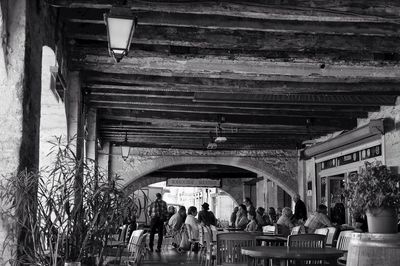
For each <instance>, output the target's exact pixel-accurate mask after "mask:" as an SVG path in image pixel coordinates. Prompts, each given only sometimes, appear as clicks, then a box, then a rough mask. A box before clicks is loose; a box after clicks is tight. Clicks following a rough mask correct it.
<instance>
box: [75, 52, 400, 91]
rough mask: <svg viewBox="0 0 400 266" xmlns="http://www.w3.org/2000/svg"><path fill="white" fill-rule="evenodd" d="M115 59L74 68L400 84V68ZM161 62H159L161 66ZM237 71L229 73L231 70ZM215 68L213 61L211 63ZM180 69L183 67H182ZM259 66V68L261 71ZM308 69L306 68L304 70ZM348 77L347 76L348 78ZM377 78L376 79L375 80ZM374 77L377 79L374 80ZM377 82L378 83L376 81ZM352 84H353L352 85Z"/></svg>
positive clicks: (108, 71) (113, 71) (262, 79)
mask: <svg viewBox="0 0 400 266" xmlns="http://www.w3.org/2000/svg"><path fill="white" fill-rule="evenodd" d="M112 60H113V59H112V58H108V59H107V60H106V61H108V62H102V61H98V62H79V63H78V62H75V64H74V65H73V68H74V69H75V70H81V71H82V70H83V71H97V72H104V73H120V74H138V75H158V76H178V77H187V78H200V79H213V78H218V79H233V80H242V79H243V80H250V79H253V80H254V81H288V82H323V81H324V80H326V78H328V79H329V78H330V80H332V81H334V82H342V81H344V80H349V79H352V80H354V82H358V81H361V82H365V81H366V80H373V81H375V82H376V81H377V79H380V80H381V81H383V82H399V76H400V67H397V66H396V67H382V69H380V70H379V68H374V67H365V68H358V67H354V68H352V67H346V66H343V68H342V70H341V71H340V67H339V66H335V67H332V69H331V70H326V71H324V70H323V69H321V68H320V67H319V66H307V64H295V63H294V64H287V66H283V65H281V66H279V65H278V64H277V65H276V66H271V67H269V66H268V65H264V66H261V65H260V64H256V63H255V64H254V66H251V62H247V63H246V64H243V65H241V63H242V62H239V61H237V62H231V63H230V64H220V65H219V66H218V65H216V66H214V67H210V71H209V73H207V67H206V66H204V68H202V67H201V66H200V65H199V66H196V67H194V66H189V65H188V64H185V62H176V63H172V64H168V63H166V64H165V62H164V63H162V62H163V61H162V59H160V61H158V60H156V59H154V60H151V61H153V62H150V61H147V60H139V59H138V60H135V61H136V62H135V63H133V62H128V61H127V62H125V63H120V64H119V65H116V64H114V63H113V62H112ZM157 62H159V63H158V64H157ZM235 63H237V64H238V66H236V67H233V68H232V70H230V71H229V66H230V65H231V66H234V65H236V64H235ZM209 64H212V61H211V62H209ZM179 65H180V66H179ZM256 66H259V68H258V69H257V68H256ZM218 67H220V68H219V69H218ZM302 67H305V68H302ZM346 73H347V74H346ZM374 76H375V77H374ZM371 77H374V78H371ZM374 79H375V80H374ZM349 82H350V81H349ZM392 89H393V91H394V92H399V88H392Z"/></svg>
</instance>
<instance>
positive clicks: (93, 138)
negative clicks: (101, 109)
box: [86, 108, 98, 168]
mask: <svg viewBox="0 0 400 266" xmlns="http://www.w3.org/2000/svg"><path fill="white" fill-rule="evenodd" d="M86 130H87V134H86V158H87V159H90V160H93V161H94V162H95V167H96V168H97V164H98V163H97V160H98V153H97V109H96V108H89V110H88V112H87V114H86Z"/></svg>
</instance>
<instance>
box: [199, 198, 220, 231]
mask: <svg viewBox="0 0 400 266" xmlns="http://www.w3.org/2000/svg"><path fill="white" fill-rule="evenodd" d="M209 209H210V206H209V205H208V203H207V202H204V203H203V205H201V211H200V212H199V216H198V220H199V222H200V223H201V222H203V223H204V224H205V225H207V226H210V225H215V226H216V225H217V219H216V218H215V215H214V213H213V212H212V211H210V210H209Z"/></svg>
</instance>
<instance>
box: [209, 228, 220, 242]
mask: <svg viewBox="0 0 400 266" xmlns="http://www.w3.org/2000/svg"><path fill="white" fill-rule="evenodd" d="M210 229H211V233H212V240H213V241H214V242H216V241H217V234H218V229H217V227H216V226H215V225H210Z"/></svg>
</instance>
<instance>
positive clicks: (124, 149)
mask: <svg viewBox="0 0 400 266" xmlns="http://www.w3.org/2000/svg"><path fill="white" fill-rule="evenodd" d="M130 150H131V147H129V146H121V155H122V159H124V161H126V160H128V158H129V153H130Z"/></svg>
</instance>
